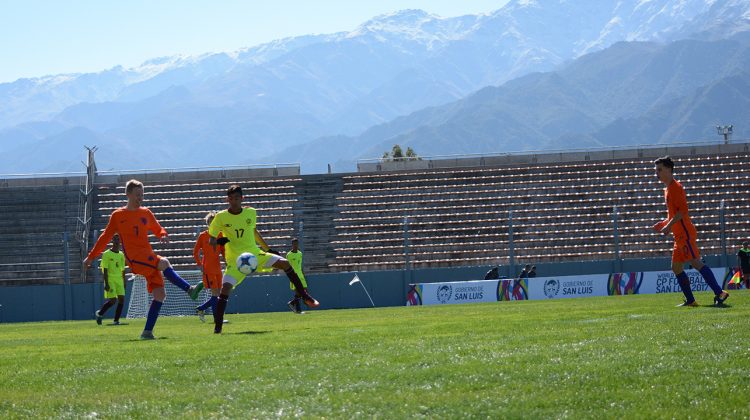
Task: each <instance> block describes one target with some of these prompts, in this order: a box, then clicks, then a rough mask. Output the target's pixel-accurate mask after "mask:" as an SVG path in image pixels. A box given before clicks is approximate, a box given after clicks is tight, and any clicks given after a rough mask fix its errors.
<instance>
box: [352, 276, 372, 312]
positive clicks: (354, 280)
mask: <svg viewBox="0 0 750 420" xmlns="http://www.w3.org/2000/svg"><path fill="white" fill-rule="evenodd" d="M354 283H359V285H360V286H362V289H364V291H365V293H366V294H367V298H368V299H370V303H371V304H372V307H373V308H374V307H375V302H373V301H372V297H370V293H368V292H367V288H366V287H365V285H364V284H362V280H360V279H359V276H358V275H357V273H354V278H353V279H352V280H351V281H350V282H349V286H351V285H352V284H354Z"/></svg>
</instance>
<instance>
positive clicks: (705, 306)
mask: <svg viewBox="0 0 750 420" xmlns="http://www.w3.org/2000/svg"><path fill="white" fill-rule="evenodd" d="M702 306H703V307H704V308H714V309H729V308H731V307H732V305H727V304H726V303H722V304H720V305H714V304H710V305H702Z"/></svg>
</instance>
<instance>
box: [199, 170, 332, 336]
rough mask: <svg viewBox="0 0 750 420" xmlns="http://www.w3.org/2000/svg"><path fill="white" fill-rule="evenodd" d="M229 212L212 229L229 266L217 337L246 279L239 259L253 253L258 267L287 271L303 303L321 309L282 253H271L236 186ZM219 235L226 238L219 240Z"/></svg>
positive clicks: (218, 307)
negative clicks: (236, 290)
mask: <svg viewBox="0 0 750 420" xmlns="http://www.w3.org/2000/svg"><path fill="white" fill-rule="evenodd" d="M227 203H228V204H229V208H228V209H226V210H222V211H221V212H219V213H218V214H217V215H216V217H214V220H213V221H211V225H210V226H209V228H208V235H209V237H210V238H209V243H210V244H211V245H212V246H217V245H224V246H225V247H224V251H225V256H226V262H227V266H226V269H225V270H224V277H223V278H222V288H221V292H220V294H219V301H218V302H217V304H216V311H215V312H214V333H216V334H221V329H222V326H223V322H224V311H226V309H227V301H228V300H229V294H230V293H231V292H232V289H233V288H234V287H235V286H237V285H238V284H240V283H241V282H242V280H244V279H245V274H242V273H241V272H240V271H239V270H238V269H237V257H239V256H240V254H242V253H243V252H250V253H252V254H253V255H255V257H256V258H257V259H258V267H266V268H270V267H273V268H277V269H279V270H284V272H285V273H286V275H287V277H289V280H290V281H291V282H292V284H294V287H295V289H296V290H297V292H298V293H299V294H300V295H301V296H302V300H303V301H304V302H305V305H307V306H308V307H310V308H317V307H318V306H320V303H318V301H317V300H315V298H313V297H312V296H310V294H309V293H307V290H305V287H304V286H303V285H302V281H301V280H300V278H299V276H298V275H297V273H295V272H294V269H293V268H292V266H291V265H290V264H289V261H287V260H286V259H284V258H283V257H281V256H280V255H279V254H278V252H275V251H273V250H271V249H269V247H268V244H266V241H265V240H263V237H262V236H261V235H260V233H259V232H258V229H256V221H257V220H256V218H257V216H256V211H255V209H254V208H252V207H242V188H241V187H240V186H239V185H232V186H230V187H229V189H228V190H227ZM219 233H221V234H222V238H218V236H219Z"/></svg>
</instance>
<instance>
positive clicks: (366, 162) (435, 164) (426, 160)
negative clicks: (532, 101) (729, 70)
mask: <svg viewBox="0 0 750 420" xmlns="http://www.w3.org/2000/svg"><path fill="white" fill-rule="evenodd" d="M733 151H737V152H748V151H750V140H748V139H746V140H733V141H732V143H729V144H724V143H720V144H719V143H716V142H692V143H669V144H653V145H636V146H627V147H625V146H623V147H607V148H590V149H567V150H540V151H521V152H506V153H491V154H464V155H436V156H420V157H419V158H418V159H411V160H399V161H384V160H383V159H382V158H375V159H360V160H358V161H357V172H389V171H403V170H419V169H439V168H458V167H482V166H498V165H514V164H515V165H517V164H539V163H559V162H585V161H602V160H616V159H631V158H644V157H645V158H650V157H654V158H656V157H660V156H665V155H674V156H680V155H682V156H684V155H705V154H710V153H732V152H733Z"/></svg>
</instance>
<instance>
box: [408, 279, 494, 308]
mask: <svg viewBox="0 0 750 420" xmlns="http://www.w3.org/2000/svg"><path fill="white" fill-rule="evenodd" d="M414 286H417V287H418V289H415V288H412V292H413V293H416V294H417V296H416V298H415V297H414V296H412V297H411V298H410V299H409V301H410V303H407V304H417V305H444V304H451V303H477V302H497V300H498V299H497V286H498V280H475V281H457V282H448V283H421V284H418V285H414Z"/></svg>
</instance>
